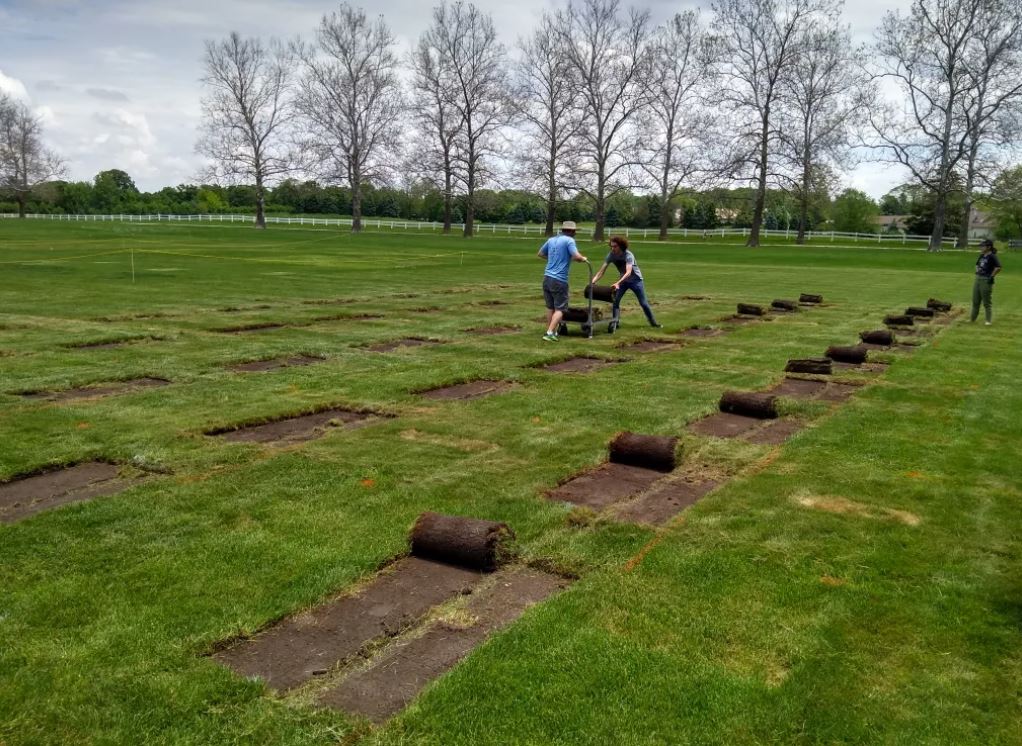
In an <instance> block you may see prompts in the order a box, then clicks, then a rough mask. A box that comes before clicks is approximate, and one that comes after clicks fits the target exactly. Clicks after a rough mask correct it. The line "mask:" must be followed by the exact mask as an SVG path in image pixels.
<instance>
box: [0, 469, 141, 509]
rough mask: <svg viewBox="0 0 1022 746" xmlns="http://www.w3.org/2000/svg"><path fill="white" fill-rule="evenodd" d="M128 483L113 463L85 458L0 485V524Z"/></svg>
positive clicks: (116, 488)
mask: <svg viewBox="0 0 1022 746" xmlns="http://www.w3.org/2000/svg"><path fill="white" fill-rule="evenodd" d="M130 486H131V482H129V481H127V480H124V479H121V478H120V477H119V476H118V474H117V466H116V465H114V464H108V463H105V462H102V461H89V462H87V463H84V464H77V465H76V466H68V467H65V468H63V469H56V470H53V471H47V472H43V473H41V474H34V475H31V476H25V477H22V478H18V479H14V480H13V481H10V482H4V483H3V484H0V523H13V522H15V521H20V520H21V519H22V518H27V517H28V516H30V515H35V514H36V513H40V512H42V511H44V510H50V509H51V508H56V507H59V506H61V505H67V504H69V503H75V502H82V501H83V500H91V499H92V498H94V497H99V496H101V495H112V494H114V493H116V492H120V491H122V490H125V489H127V488H128V487H130Z"/></svg>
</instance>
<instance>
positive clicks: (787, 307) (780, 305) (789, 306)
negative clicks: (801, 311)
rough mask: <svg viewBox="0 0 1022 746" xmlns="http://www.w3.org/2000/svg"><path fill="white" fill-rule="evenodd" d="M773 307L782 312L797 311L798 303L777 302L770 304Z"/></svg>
mask: <svg viewBox="0 0 1022 746" xmlns="http://www.w3.org/2000/svg"><path fill="white" fill-rule="evenodd" d="M770 305H771V307H773V308H777V309H780V310H781V311H797V310H798V302H797V301H793V300H775V301H774V302H773V303H771V304H770Z"/></svg>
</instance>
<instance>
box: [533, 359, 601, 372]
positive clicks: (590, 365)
mask: <svg viewBox="0 0 1022 746" xmlns="http://www.w3.org/2000/svg"><path fill="white" fill-rule="evenodd" d="M615 363H616V361H614V360H604V359H603V358H599V357H573V358H569V359H568V360H562V361H561V362H559V363H550V364H549V365H544V366H542V368H541V369H542V370H545V371H548V372H550V373H589V372H590V371H594V370H597V369H598V368H604V367H606V366H608V365H614V364H615Z"/></svg>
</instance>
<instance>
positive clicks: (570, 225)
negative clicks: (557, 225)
mask: <svg viewBox="0 0 1022 746" xmlns="http://www.w3.org/2000/svg"><path fill="white" fill-rule="evenodd" d="M561 230H562V231H577V230H578V226H577V225H575V221H574V220H565V221H564V222H563V223H561Z"/></svg>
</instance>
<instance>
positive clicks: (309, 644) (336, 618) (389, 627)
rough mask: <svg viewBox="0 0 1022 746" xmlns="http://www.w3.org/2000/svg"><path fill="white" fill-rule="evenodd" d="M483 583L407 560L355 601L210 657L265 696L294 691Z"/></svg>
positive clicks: (301, 617)
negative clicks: (254, 682)
mask: <svg viewBox="0 0 1022 746" xmlns="http://www.w3.org/2000/svg"><path fill="white" fill-rule="evenodd" d="M482 578H483V574H482V573H480V572H478V571H475V570H466V569H465V568H461V567H454V566H453V565H446V564H444V563H442V562H432V561H430V560H425V559H420V558H418V557H406V558H404V559H402V560H400V561H398V562H397V563H396V564H395V565H394V566H393V567H392V568H391V570H390V571H389V572H385V573H383V574H381V575H379V576H378V577H377V578H376V579H375V580H373V581H372V582H371V583H370V584H369V585H367V586H366V587H364V588H363V589H361V590H360V591H358V592H356V593H355V594H353V595H349V596H344V597H343V598H338V599H335V600H333V601H330V602H328V603H325V604H323V605H321V606H317V607H316V608H314V609H310V610H309V611H306V612H303V613H301V614H298V615H296V616H293V617H289V618H288V619H285V620H283V621H281V622H280V623H278V624H276V625H274V626H272V627H270V628H269V629H268V630H266V631H265V632H263V633H261V634H259V635H256V636H255V637H252V638H249V639H244V640H240V641H239V642H237V643H236V644H235V645H232V646H231V647H229V648H227V649H225V650H222V651H220V652H218V653H216V654H215V655H214V657H215V658H216V660H218V661H219V662H220V663H222V664H224V665H226V666H228V667H230V668H231V669H232V670H234V671H235V672H236V673H238V674H240V675H241V676H246V677H258V678H260V679H262V680H263V681H265V682H266V684H267V685H268V686H269V687H270V688H272V689H276V690H281V691H282V690H288V689H293V688H295V687H298V686H301V685H302V684H304V683H306V682H308V681H310V680H311V679H313V678H314V677H316V676H322V675H324V674H326V673H328V672H329V671H330V670H331V669H334V668H336V667H337V666H339V665H341V664H342V663H344V662H345V661H348V660H350V659H352V658H354V657H355V656H357V655H359V654H360V653H364V652H365V649H366V647H367V646H368V645H370V644H371V643H373V642H374V641H376V640H379V639H381V638H387V637H394V636H396V635H397V634H399V633H400V632H402V631H404V630H406V629H408V628H409V627H411V626H412V625H414V624H416V623H417V622H419V621H421V620H422V619H423V618H425V616H426V614H428V613H429V611H430V609H432V608H433V607H434V606H436V605H438V604H441V603H443V602H444V601H447V600H449V599H451V598H453V597H455V596H457V595H460V594H463V593H467V592H470V591H471V589H472V588H473V587H474V586H476V585H478V584H479V582H480V581H481V580H482Z"/></svg>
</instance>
